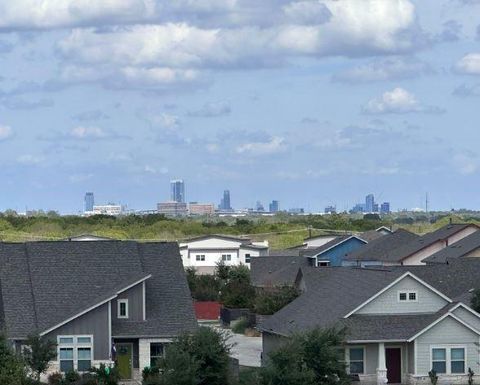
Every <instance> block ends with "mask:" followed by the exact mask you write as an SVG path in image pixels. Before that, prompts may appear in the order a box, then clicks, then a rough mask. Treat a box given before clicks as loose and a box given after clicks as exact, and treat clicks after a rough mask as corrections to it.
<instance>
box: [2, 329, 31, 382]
mask: <svg viewBox="0 0 480 385" xmlns="http://www.w3.org/2000/svg"><path fill="white" fill-rule="evenodd" d="M25 380H26V373H25V366H24V363H23V362H22V361H21V360H20V358H19V357H17V356H16V355H15V354H14V353H13V351H12V349H11V348H10V346H8V344H7V341H6V339H5V337H3V336H2V335H1V334H0V384H2V385H3V384H8V385H23V384H24V382H25Z"/></svg>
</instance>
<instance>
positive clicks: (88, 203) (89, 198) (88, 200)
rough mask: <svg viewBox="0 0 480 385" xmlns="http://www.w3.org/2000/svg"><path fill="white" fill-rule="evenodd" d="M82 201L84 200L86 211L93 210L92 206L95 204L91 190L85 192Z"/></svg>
mask: <svg viewBox="0 0 480 385" xmlns="http://www.w3.org/2000/svg"><path fill="white" fill-rule="evenodd" d="M84 202H85V211H88V212H90V211H93V206H94V204H95V199H94V197H93V192H87V193H85V198H84Z"/></svg>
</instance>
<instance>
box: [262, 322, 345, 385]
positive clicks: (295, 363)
mask: <svg viewBox="0 0 480 385" xmlns="http://www.w3.org/2000/svg"><path fill="white" fill-rule="evenodd" d="M344 340H345V330H343V329H342V330H337V329H314V330H312V331H309V332H307V333H304V334H298V335H296V336H293V337H292V338H291V339H290V340H289V341H288V342H287V343H286V344H285V345H284V346H282V347H280V348H279V349H278V350H276V351H274V352H272V353H271V354H270V356H269V357H268V361H267V365H266V366H265V368H264V369H263V370H262V372H261V383H262V385H287V384H288V385H333V384H336V385H341V384H347V383H348V382H349V378H348V375H347V373H346V368H345V364H344V363H343V362H342V361H341V359H340V355H339V348H341V347H342V346H343V344H344Z"/></svg>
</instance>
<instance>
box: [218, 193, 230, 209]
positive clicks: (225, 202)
mask: <svg viewBox="0 0 480 385" xmlns="http://www.w3.org/2000/svg"><path fill="white" fill-rule="evenodd" d="M219 209H220V210H222V211H232V206H231V205H230V190H224V191H223V198H222V199H221V200H220V206H219Z"/></svg>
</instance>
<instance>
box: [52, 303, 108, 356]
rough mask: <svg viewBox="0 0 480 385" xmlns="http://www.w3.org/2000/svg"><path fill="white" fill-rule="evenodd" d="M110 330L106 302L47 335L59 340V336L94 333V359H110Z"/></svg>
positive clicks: (53, 339)
mask: <svg viewBox="0 0 480 385" xmlns="http://www.w3.org/2000/svg"><path fill="white" fill-rule="evenodd" d="M108 330H109V323H108V303H106V304H104V305H102V306H99V307H97V308H96V309H93V310H92V311H90V312H88V313H86V314H84V315H82V316H80V317H78V318H75V319H74V320H72V321H71V322H69V323H67V324H65V325H63V326H61V327H59V328H58V329H55V330H53V331H52V332H50V333H48V334H46V335H45V337H46V338H47V339H49V340H52V341H54V342H57V337H58V336H69V335H93V359H94V360H97V361H99V360H108V359H109V355H110V342H109V340H108Z"/></svg>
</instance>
